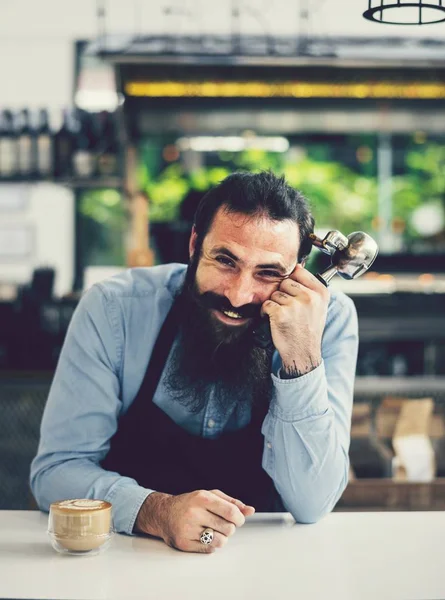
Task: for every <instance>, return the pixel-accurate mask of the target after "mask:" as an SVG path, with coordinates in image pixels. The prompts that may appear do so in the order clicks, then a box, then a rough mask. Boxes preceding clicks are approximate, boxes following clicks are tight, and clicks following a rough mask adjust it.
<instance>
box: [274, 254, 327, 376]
mask: <svg viewBox="0 0 445 600" xmlns="http://www.w3.org/2000/svg"><path fill="white" fill-rule="evenodd" d="M328 303H329V292H328V290H327V288H326V286H324V285H323V284H322V283H321V282H320V281H318V279H317V278H316V277H314V276H313V275H312V274H311V273H309V271H307V270H306V269H305V268H304V267H303V266H302V265H299V264H298V265H297V266H296V267H295V269H294V271H293V272H292V274H291V275H290V276H289V277H288V278H286V279H284V280H283V281H282V282H281V284H280V286H279V287H278V289H277V290H276V291H275V292H274V293H273V294H272V295H271V297H270V299H269V300H266V302H264V303H263V306H262V313H264V314H266V315H268V316H269V319H270V329H271V332H272V340H273V343H274V346H275V348H276V349H277V351H278V352H279V354H280V356H281V360H282V363H283V370H284V375H285V376H287V377H299V376H301V375H304V374H305V373H309V371H312V370H313V369H315V367H318V365H319V364H320V363H321V338H322V335H323V330H324V326H325V323H326V314H327V309H328Z"/></svg>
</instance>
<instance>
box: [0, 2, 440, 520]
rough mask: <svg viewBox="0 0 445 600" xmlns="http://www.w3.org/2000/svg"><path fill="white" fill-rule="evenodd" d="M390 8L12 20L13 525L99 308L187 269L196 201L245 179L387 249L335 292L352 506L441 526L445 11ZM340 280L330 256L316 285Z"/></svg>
mask: <svg viewBox="0 0 445 600" xmlns="http://www.w3.org/2000/svg"><path fill="white" fill-rule="evenodd" d="M385 4H388V3H387V2H385V1H384V0H336V1H333V0H293V1H292V2H291V1H290V0H275V2H274V3H271V2H266V1H263V0H250V1H247V0H246V1H242V0H233V1H229V0H221V1H220V2H219V3H217V4H211V3H209V2H204V1H203V0H187V1H179V0H176V1H168V0H165V1H163V0H151V1H150V2H147V1H143V0H126V1H125V2H124V1H123V0H102V1H97V2H93V1H92V0H77V2H76V3H75V4H73V3H68V2H64V1H62V2H61V1H60V0H39V1H38V2H35V1H31V0H14V2H12V0H3V1H2V2H1V3H0V82H1V83H0V86H1V88H0V89H1V93H0V410H1V412H0V414H1V416H0V508H29V507H30V506H32V499H31V498H30V494H29V491H28V481H27V479H28V470H29V463H30V460H31V459H32V457H33V455H34V453H35V451H36V447H37V442H38V435H39V424H40V419H41V414H42V410H43V407H44V404H45V401H46V397H47V393H48V389H49V385H50V382H51V378H52V375H53V373H54V369H55V367H56V364H57V360H58V356H59V353H60V349H61V346H62V344H63V340H64V337H65V334H66V330H67V327H68V324H69V322H70V319H71V316H72V314H73V311H74V309H75V307H76V305H77V303H78V301H79V298H80V296H81V294H82V293H83V291H84V290H85V289H87V288H88V287H89V286H91V285H92V284H93V283H94V282H96V281H99V280H100V279H103V278H104V277H107V276H109V275H112V274H114V273H117V272H119V271H120V270H122V269H124V268H127V267H129V266H149V265H152V264H159V263H165V262H172V261H175V262H186V261H187V245H188V236H189V234H190V229H191V224H192V219H193V214H194V210H195V208H196V206H197V204H198V202H199V200H200V198H201V197H202V195H203V194H204V193H205V192H206V190H208V189H209V188H210V187H211V186H213V185H214V184H216V183H218V182H219V181H220V180H221V179H223V178H224V177H225V176H226V175H228V174H229V173H231V172H232V171H234V170H239V169H242V170H249V171H257V170H263V169H272V170H273V171H274V172H275V173H277V174H279V173H283V174H284V175H285V176H286V177H287V179H288V181H289V182H290V184H291V185H293V186H295V187H296V188H298V189H300V190H301V191H302V192H303V193H304V194H305V195H306V196H307V197H308V198H309V200H310V203H311V206H312V209H313V213H314V215H315V218H316V233H317V234H318V235H319V236H321V237H323V236H324V235H325V234H326V233H327V232H328V231H329V230H331V229H338V230H340V231H341V232H343V233H344V234H349V233H351V232H352V231H356V230H363V231H366V232H368V233H369V234H370V235H372V236H373V237H374V238H375V239H376V240H377V242H378V244H379V247H380V254H379V256H378V258H377V260H376V262H375V263H374V265H373V267H372V269H371V270H370V271H369V272H368V273H367V274H365V275H364V276H363V277H362V278H360V279H359V280H355V281H344V280H342V279H340V278H339V277H337V278H336V279H334V280H333V282H332V284H331V285H332V286H333V287H337V288H340V289H342V290H343V291H344V292H346V293H347V294H348V295H349V296H350V297H351V298H352V299H353V300H354V302H355V305H356V307H357V311H358V314H359V327H360V349H359V359H358V365H357V378H356V389H355V399H354V400H355V403H354V415H353V423H352V442H351V451H350V457H351V474H350V477H351V481H350V485H349V486H348V488H347V490H346V492H345V494H344V497H343V498H342V500H341V501H340V503H339V506H338V508H339V509H343V510H355V509H361V510H363V509H374V510H376V509H377V510H392V509H398V510H409V509H443V508H444V507H445V500H444V499H443V498H445V496H444V494H441V491H442V490H443V489H444V485H445V484H444V481H445V479H443V477H444V476H445V454H444V453H443V449H442V446H443V439H444V433H445V428H444V422H443V406H444V404H443V402H444V399H445V394H444V390H445V385H444V382H445V302H444V294H445V273H444V271H445V168H444V167H445V104H444V100H445V83H444V82H445V78H444V75H445V41H444V36H443V33H444V28H445V24H444V23H432V21H435V20H440V19H442V18H444V17H445V12H444V10H445V9H444V8H442V2H441V1H440V0H430V8H429V10H428V11H427V9H426V8H425V9H424V10H423V13H422V11H421V10H420V9H419V8H418V7H416V6H414V7H411V8H409V7H407V6H406V0H400V1H399V2H398V3H397V6H395V7H394V8H393V9H391V12H390V18H389V20H390V21H392V22H393V23H397V24H390V25H388V24H383V23H379V22H375V21H374V22H373V21H372V20H367V19H365V18H364V16H363V13H364V12H365V11H366V10H368V9H373V8H375V7H376V8H377V9H378V8H379V7H382V6H383V7H384V5H385ZM412 4H414V5H416V4H417V5H419V6H420V5H421V4H422V3H421V1H420V0H413V2H412ZM371 12H372V10H371ZM374 14H375V15H376V17H377V18H380V17H381V16H382V15H383V14H384V12H378V10H377V12H376V13H374ZM385 17H386V13H385ZM419 21H422V24H419ZM423 21H425V22H423ZM328 264H329V261H328V259H327V257H326V256H324V255H322V254H321V253H319V252H318V251H317V250H313V252H312V255H311V260H310V263H309V269H310V270H312V271H313V272H316V271H317V270H320V269H322V268H324V267H326V266H327V265H328ZM413 440H414V441H413ZM419 440H420V442H419Z"/></svg>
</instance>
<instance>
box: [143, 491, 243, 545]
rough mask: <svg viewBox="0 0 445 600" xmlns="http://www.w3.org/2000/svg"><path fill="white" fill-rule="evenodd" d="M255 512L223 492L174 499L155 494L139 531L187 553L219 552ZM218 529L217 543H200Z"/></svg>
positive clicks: (210, 492) (195, 493)
mask: <svg viewBox="0 0 445 600" xmlns="http://www.w3.org/2000/svg"><path fill="white" fill-rule="evenodd" d="M254 512H255V509H254V508H253V506H246V505H245V504H243V502H241V501H240V500H236V499H235V498H231V497H230V496H227V494H224V493H223V492H221V491H220V490H212V491H207V490H198V491H196V492H190V493H189V494H180V495H179V496H171V495H170V494H161V493H159V492H153V493H152V494H150V495H149V496H148V497H147V498H146V500H145V502H144V504H143V505H142V507H141V509H140V511H139V514H138V516H137V519H136V525H135V530H136V531H139V532H142V533H148V534H150V535H154V536H156V537H160V538H162V539H163V540H164V542H165V543H166V544H168V545H169V546H172V547H173V548H177V549H178V550H184V551H185V552H205V553H212V552H215V550H216V548H222V547H223V546H224V545H225V544H226V543H227V541H228V539H229V537H230V536H231V535H233V534H234V533H235V531H236V529H237V527H241V526H242V525H244V522H245V517H248V516H250V515H252V514H253V513H254ZM207 527H210V528H211V529H213V530H214V538H213V542H212V543H211V544H209V545H204V544H202V543H201V542H200V541H199V538H200V535H201V533H202V532H203V530H204V529H206V528H207Z"/></svg>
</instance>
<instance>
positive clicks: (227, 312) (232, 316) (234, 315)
mask: <svg viewBox="0 0 445 600" xmlns="http://www.w3.org/2000/svg"><path fill="white" fill-rule="evenodd" d="M222 312H223V313H224V314H225V315H227V316H228V317H230V318H232V319H242V316H241V315H240V314H238V313H236V312H232V311H231V310H223V311H222Z"/></svg>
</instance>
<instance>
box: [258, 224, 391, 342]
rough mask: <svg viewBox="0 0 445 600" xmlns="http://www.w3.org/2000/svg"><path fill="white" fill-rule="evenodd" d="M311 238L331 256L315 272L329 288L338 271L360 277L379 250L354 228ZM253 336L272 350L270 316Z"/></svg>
mask: <svg viewBox="0 0 445 600" xmlns="http://www.w3.org/2000/svg"><path fill="white" fill-rule="evenodd" d="M309 237H310V238H311V241H312V244H313V245H314V246H316V247H317V248H319V249H320V250H321V251H322V252H324V253H325V254H329V256H331V265H330V267H328V268H327V269H326V270H325V271H323V272H322V273H317V274H316V275H315V277H316V278H317V279H318V280H319V281H321V283H323V284H324V285H325V286H326V287H327V286H328V285H329V282H330V281H331V279H332V278H333V277H334V275H336V274H337V273H338V274H339V275H340V277H343V279H356V278H357V277H360V275H363V273H365V271H367V270H368V269H369V267H370V266H371V265H372V263H373V262H374V261H375V259H376V257H377V254H378V252H379V249H378V246H377V243H376V242H375V241H374V240H373V239H372V237H371V236H370V235H368V234H367V233H364V232H363V231H354V232H353V233H350V234H349V235H348V237H346V236H345V235H343V234H342V233H340V231H329V233H327V234H326V236H325V237H324V238H323V239H321V238H319V237H317V236H316V235H315V234H313V233H312V234H310V236H309ZM253 335H254V338H255V341H256V344H257V346H259V347H260V348H264V349H267V350H273V344H272V336H271V331H270V323H269V319H262V323H261V324H260V325H258V326H257V327H256V328H255V330H254V331H253Z"/></svg>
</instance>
